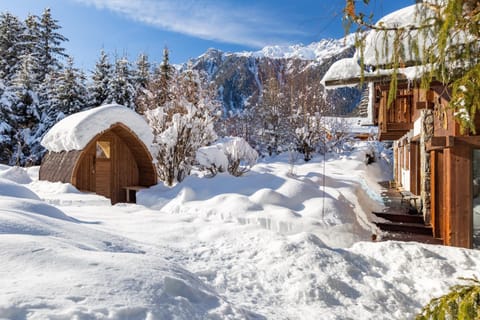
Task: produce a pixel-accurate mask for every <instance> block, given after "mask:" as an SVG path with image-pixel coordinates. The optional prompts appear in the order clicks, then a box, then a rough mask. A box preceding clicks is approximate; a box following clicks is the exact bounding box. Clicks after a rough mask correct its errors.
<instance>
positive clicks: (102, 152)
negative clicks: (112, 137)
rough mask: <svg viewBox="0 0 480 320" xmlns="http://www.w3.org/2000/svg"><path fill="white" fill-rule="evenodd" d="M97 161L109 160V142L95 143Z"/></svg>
mask: <svg viewBox="0 0 480 320" xmlns="http://www.w3.org/2000/svg"><path fill="white" fill-rule="evenodd" d="M96 150H97V151H96V157H97V159H110V141H97V149H96Z"/></svg>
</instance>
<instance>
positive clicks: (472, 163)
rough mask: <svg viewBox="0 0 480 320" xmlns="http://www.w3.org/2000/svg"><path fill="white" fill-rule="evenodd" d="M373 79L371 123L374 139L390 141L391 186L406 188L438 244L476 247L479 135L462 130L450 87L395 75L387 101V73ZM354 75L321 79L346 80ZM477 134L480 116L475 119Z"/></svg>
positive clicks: (479, 196)
mask: <svg viewBox="0 0 480 320" xmlns="http://www.w3.org/2000/svg"><path fill="white" fill-rule="evenodd" d="M366 80H367V81H371V80H373V81H374V88H375V89H374V90H375V91H374V92H375V94H374V97H373V99H374V112H373V113H374V114H373V116H374V123H375V124H376V125H378V139H379V140H383V141H393V148H394V168H393V169H394V170H393V172H394V176H393V181H392V185H394V186H395V187H396V188H399V189H400V190H401V191H402V192H408V193H411V195H412V196H413V197H415V198H417V199H418V200H419V201H418V202H415V204H416V206H417V209H418V210H419V211H420V212H421V213H422V214H423V217H424V221H425V223H426V224H427V225H430V226H431V227H432V231H433V236H434V237H435V238H436V239H437V240H440V241H441V243H443V244H445V245H451V246H459V247H465V248H480V135H472V134H471V133H469V132H465V133H463V134H462V133H461V131H460V126H459V124H458V123H457V122H456V121H455V119H454V116H453V110H452V109H449V108H448V103H449V89H448V88H447V87H446V86H445V85H443V84H442V83H438V82H434V83H431V85H430V88H429V89H421V88H420V86H419V84H418V83H417V82H415V81H407V80H406V79H405V78H402V77H400V78H399V82H398V89H397V95H396V98H395V99H394V100H393V102H392V104H391V105H388V103H387V102H388V93H389V87H390V85H389V79H388V77H375V78H370V79H369V78H368V77H367V78H366ZM355 81H359V79H358V78H356V79H353V78H352V79H341V80H329V81H326V85H327V86H328V85H339V84H340V82H343V83H346V84H351V83H353V82H355ZM476 131H477V133H480V119H479V117H477V118H476Z"/></svg>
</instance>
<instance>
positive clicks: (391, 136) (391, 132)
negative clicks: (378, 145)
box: [378, 122, 413, 141]
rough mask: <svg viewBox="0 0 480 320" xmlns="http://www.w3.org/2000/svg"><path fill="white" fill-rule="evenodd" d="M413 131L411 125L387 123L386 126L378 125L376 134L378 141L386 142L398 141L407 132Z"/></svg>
mask: <svg viewBox="0 0 480 320" xmlns="http://www.w3.org/2000/svg"><path fill="white" fill-rule="evenodd" d="M412 129H413V123H411V122H410V123H395V122H391V123H387V124H386V125H382V124H380V130H379V133H378V139H379V140H380V141H386V140H392V141H393V140H398V139H400V138H401V137H403V136H404V135H405V134H407V133H408V131H410V130H412Z"/></svg>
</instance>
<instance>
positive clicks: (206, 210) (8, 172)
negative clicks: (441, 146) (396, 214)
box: [0, 144, 480, 320]
mask: <svg viewBox="0 0 480 320" xmlns="http://www.w3.org/2000/svg"><path fill="white" fill-rule="evenodd" d="M366 149H367V146H366V145H364V144H362V145H360V146H359V147H358V149H357V150H356V151H355V152H354V153H352V154H351V155H349V156H343V157H337V158H328V159H327V161H326V162H325V167H324V166H323V159H314V160H312V161H310V162H309V163H300V162H299V163H298V164H297V165H295V166H294V167H293V168H292V167H291V166H290V165H289V164H288V160H287V156H285V157H281V156H279V157H276V158H272V159H269V160H268V161H264V162H261V163H259V164H257V165H256V166H255V167H254V168H253V170H252V171H251V172H249V173H248V174H247V175H245V176H243V177H240V178H235V177H231V176H228V175H224V174H222V175H218V176H216V177H215V178H206V177H200V176H190V177H188V178H187V179H186V180H185V181H184V182H183V183H181V184H180V185H177V186H176V187H174V188H172V189H168V188H165V187H163V186H155V187H153V188H150V189H149V190H145V191H142V192H141V193H140V194H139V196H138V200H139V203H141V205H133V204H118V205H115V206H111V205H109V201H108V200H107V199H105V198H102V197H99V196H96V195H91V194H82V193H79V192H78V191H77V190H76V189H75V188H74V187H72V186H71V185H68V184H60V183H49V182H44V181H38V180H37V176H38V168H30V169H28V170H24V169H20V168H10V167H6V166H0V318H1V319H135V320H136V319H409V318H412V317H413V316H414V315H415V314H416V313H417V312H418V311H419V310H420V309H421V307H422V305H423V304H425V303H426V302H427V301H428V300H429V299H431V298H432V297H434V296H438V295H440V294H442V293H444V292H446V291H447V290H448V288H449V287H450V286H451V285H453V284H456V283H458V282H459V280H458V278H459V277H471V276H473V275H477V276H478V270H480V251H474V250H465V249H458V248H449V247H442V246H432V245H423V244H415V243H402V242H392V241H387V242H372V241H371V236H372V234H377V233H378V231H377V230H376V229H375V227H374V226H373V225H372V224H371V222H370V220H371V219H372V217H371V216H370V215H369V214H368V212H370V211H371V210H372V209H378V208H379V207H380V206H381V204H380V202H379V198H378V196H377V195H376V191H378V185H377V184H376V181H379V180H382V179H387V178H388V176H382V172H383V173H384V172H385V168H384V167H383V166H382V163H381V162H377V163H374V164H372V165H369V166H366V165H365V164H364V158H365V150H366ZM292 171H293V174H292ZM324 172H325V176H324V175H323V173H324ZM324 182H325V188H324V187H323V185H324ZM380 236H381V235H380Z"/></svg>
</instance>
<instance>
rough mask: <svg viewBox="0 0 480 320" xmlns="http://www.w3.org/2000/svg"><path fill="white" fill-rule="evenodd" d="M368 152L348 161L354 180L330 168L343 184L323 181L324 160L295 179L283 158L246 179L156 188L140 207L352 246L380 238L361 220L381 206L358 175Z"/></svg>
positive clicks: (195, 179)
mask: <svg viewBox="0 0 480 320" xmlns="http://www.w3.org/2000/svg"><path fill="white" fill-rule="evenodd" d="M365 152H367V148H366V147H365V148H364V147H360V148H359V149H358V150H357V153H359V155H356V153H354V154H352V155H351V156H352V157H357V158H355V160H350V161H349V163H350V165H351V166H353V168H352V169H349V171H348V172H350V173H351V174H350V176H346V175H343V173H342V171H344V168H335V167H336V164H335V162H332V163H327V164H325V165H326V166H328V168H330V170H333V171H334V172H335V177H337V175H338V176H340V177H339V178H340V179H341V181H345V182H344V183H342V182H337V181H335V180H333V178H332V177H323V176H322V175H321V174H320V172H322V165H323V163H322V162H321V161H319V159H317V160H313V161H311V162H309V163H305V164H302V165H301V167H299V168H298V169H297V170H296V172H297V174H296V175H295V176H292V175H291V173H290V170H289V169H290V168H286V167H284V166H283V165H282V163H288V161H287V160H286V158H285V159H284V158H281V157H280V158H278V160H277V161H279V162H276V161H272V162H267V163H259V164H257V165H255V166H254V167H253V168H252V170H251V171H250V172H248V173H246V174H245V176H242V177H233V176H230V175H227V174H219V175H217V176H215V177H214V178H212V179H205V178H202V177H199V176H194V175H192V176H189V177H187V178H186V179H185V180H184V181H182V183H179V184H178V185H176V186H175V187H173V188H168V187H165V186H163V185H157V186H153V187H151V188H149V189H147V190H141V191H140V192H139V193H138V194H137V203H138V204H142V205H145V206H148V207H151V208H154V209H157V210H161V211H162V212H170V213H180V214H184V213H188V212H196V213H197V215H198V216H199V217H202V218H207V219H210V220H211V219H218V220H221V221H232V222H236V223H240V224H247V225H249V224H251V225H257V226H261V227H263V228H265V229H268V230H272V231H276V232H281V233H285V234H292V233H298V232H301V231H308V232H312V233H314V234H315V235H317V236H318V237H319V238H320V239H322V241H325V242H326V243H327V244H328V245H330V246H333V247H347V246H350V245H352V244H353V243H354V242H356V241H360V240H368V239H370V238H371V235H372V233H377V230H376V227H375V226H374V225H372V224H370V223H369V222H368V218H367V217H366V216H365V215H364V216H362V217H361V218H356V217H358V216H361V212H363V211H365V212H369V211H371V209H373V208H378V206H379V204H378V203H375V202H374V201H368V200H367V199H368V198H369V197H368V195H367V192H369V191H368V190H369V189H370V187H368V184H369V183H372V182H371V181H366V180H365V178H364V177H363V176H362V175H361V172H362V171H359V169H360V168H361V169H365V163H364V160H365ZM285 157H287V156H286V155H285ZM341 165H342V166H344V167H346V164H344V163H342V164H341ZM378 165H379V164H374V165H373V166H372V167H376V166H378ZM279 168H283V170H279ZM300 168H301V169H300ZM355 171H357V172H355ZM377 173H378V174H380V173H379V171H377ZM323 183H325V187H323V186H322V184H323ZM373 183H375V182H373ZM375 184H376V183H375ZM370 192H371V191H370ZM371 193H373V192H371ZM354 230H355V231H354Z"/></svg>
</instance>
